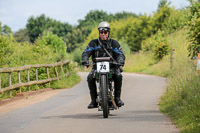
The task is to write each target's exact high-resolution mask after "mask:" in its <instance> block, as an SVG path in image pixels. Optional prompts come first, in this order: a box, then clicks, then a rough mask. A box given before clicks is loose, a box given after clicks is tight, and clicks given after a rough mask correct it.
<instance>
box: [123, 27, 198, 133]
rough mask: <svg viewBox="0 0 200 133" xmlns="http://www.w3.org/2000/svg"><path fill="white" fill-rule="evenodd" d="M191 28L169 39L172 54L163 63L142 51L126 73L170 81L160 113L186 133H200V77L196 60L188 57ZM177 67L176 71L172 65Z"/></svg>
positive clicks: (127, 65)
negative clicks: (153, 76) (172, 57)
mask: <svg viewBox="0 0 200 133" xmlns="http://www.w3.org/2000/svg"><path fill="white" fill-rule="evenodd" d="M187 32H188V30H187V28H184V29H182V30H180V31H177V32H174V33H172V34H169V35H167V36H166V39H167V40H168V42H169V44H170V47H171V49H175V51H174V59H173V63H172V64H171V61H170V53H169V55H167V56H165V57H164V58H163V59H162V60H161V61H159V62H156V61H154V60H153V58H152V57H153V55H152V54H151V53H143V52H139V53H137V54H135V55H131V56H128V57H127V58H126V59H127V61H126V65H125V67H124V68H125V71H128V72H140V73H145V74H152V75H159V76H164V77H167V78H168V79H169V84H168V86H167V90H166V92H165V93H164V94H163V96H162V98H161V101H160V104H159V105H160V111H161V112H163V113H164V114H166V115H167V116H169V117H170V118H171V120H172V121H173V122H174V123H175V124H176V125H177V126H178V128H179V129H180V131H181V132H182V133H199V132H200V75H197V74H196V60H191V59H190V58H189V57H188V51H187V46H188V42H187V39H186V38H187ZM171 65H172V66H173V67H172V69H171V68H170V66H171Z"/></svg>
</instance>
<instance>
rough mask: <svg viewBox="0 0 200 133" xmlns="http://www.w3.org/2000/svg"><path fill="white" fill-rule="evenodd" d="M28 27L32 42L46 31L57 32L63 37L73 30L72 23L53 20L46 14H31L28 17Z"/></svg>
mask: <svg viewBox="0 0 200 133" xmlns="http://www.w3.org/2000/svg"><path fill="white" fill-rule="evenodd" d="M26 28H27V30H28V34H29V37H30V41H31V42H34V41H35V39H36V38H37V37H38V36H39V35H40V34H42V33H43V32H44V31H50V32H53V33H54V34H57V35H58V36H59V37H63V36H64V35H66V34H67V33H68V32H71V31H72V26H71V25H70V24H68V23H61V22H59V21H56V20H53V19H51V18H49V17H46V16H45V15H44V14H42V15H40V16H39V17H36V18H34V17H33V16H31V17H30V18H29V19H28V23H27V25H26Z"/></svg>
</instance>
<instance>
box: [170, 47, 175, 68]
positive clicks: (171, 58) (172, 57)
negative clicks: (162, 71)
mask: <svg viewBox="0 0 200 133" xmlns="http://www.w3.org/2000/svg"><path fill="white" fill-rule="evenodd" d="M174 51H175V49H172V52H171V56H170V69H173V63H174V62H173V61H174Z"/></svg>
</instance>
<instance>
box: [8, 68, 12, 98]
mask: <svg viewBox="0 0 200 133" xmlns="http://www.w3.org/2000/svg"><path fill="white" fill-rule="evenodd" d="M8 84H9V86H11V85H12V80H11V72H9V73H8ZM10 96H12V91H10Z"/></svg>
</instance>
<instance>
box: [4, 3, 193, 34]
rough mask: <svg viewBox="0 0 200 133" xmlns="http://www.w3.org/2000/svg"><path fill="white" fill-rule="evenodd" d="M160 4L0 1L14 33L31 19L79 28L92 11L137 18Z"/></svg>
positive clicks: (6, 22) (179, 4) (6, 19)
mask: <svg viewBox="0 0 200 133" xmlns="http://www.w3.org/2000/svg"><path fill="white" fill-rule="evenodd" d="M159 1H160V0H0V21H1V22H2V25H4V24H6V25H8V26H9V27H11V29H12V31H17V30H19V29H21V28H25V26H26V23H27V20H28V18H29V17H30V16H35V17H36V16H39V15H41V14H45V15H46V16H48V17H50V18H53V19H56V20H59V21H61V22H68V23H69V24H72V25H75V24H77V20H78V19H84V16H85V15H86V14H87V13H88V12H89V11H90V10H103V11H106V12H107V13H113V14H114V13H116V12H122V11H128V12H133V13H136V14H139V13H142V14H143V13H147V14H151V13H153V12H154V11H156V9H157V6H158V3H159ZM171 3H172V4H171V5H172V6H174V7H176V8H181V7H185V6H187V5H189V2H188V1H187V0H171Z"/></svg>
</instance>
